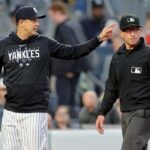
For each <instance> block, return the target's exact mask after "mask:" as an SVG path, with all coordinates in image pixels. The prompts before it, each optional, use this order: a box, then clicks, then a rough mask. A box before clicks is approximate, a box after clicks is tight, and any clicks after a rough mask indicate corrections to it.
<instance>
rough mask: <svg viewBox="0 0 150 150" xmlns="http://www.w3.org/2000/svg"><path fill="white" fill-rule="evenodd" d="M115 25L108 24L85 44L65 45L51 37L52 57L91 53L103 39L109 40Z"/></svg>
mask: <svg viewBox="0 0 150 150" xmlns="http://www.w3.org/2000/svg"><path fill="white" fill-rule="evenodd" d="M114 26H115V25H114V24H113V25H110V26H106V27H105V28H104V29H103V30H102V32H101V33H100V34H99V35H98V37H96V38H94V39H92V40H89V41H87V42H86V43H83V44H77V45H73V46H71V45H64V44H61V43H59V42H57V41H55V40H52V39H50V41H49V49H50V54H51V56H52V57H55V58H61V59H77V58H80V57H82V56H85V55H87V54H89V53H90V52H91V51H92V50H94V49H95V48H96V47H98V46H99V44H101V43H102V42H103V41H105V40H108V39H109V38H110V37H111V35H112V30H113V27H114Z"/></svg>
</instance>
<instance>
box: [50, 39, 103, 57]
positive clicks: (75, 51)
mask: <svg viewBox="0 0 150 150" xmlns="http://www.w3.org/2000/svg"><path fill="white" fill-rule="evenodd" d="M99 44H101V42H99V40H98V39H97V38H94V39H91V40H89V41H87V42H85V43H82V44H76V45H65V44H61V43H59V42H57V41H55V40H53V39H49V50H50V55H51V57H55V58H60V59H78V58H80V57H83V56H85V55H88V54H89V53H90V52H91V51H93V50H94V49H95V48H96V47H98V46H99Z"/></svg>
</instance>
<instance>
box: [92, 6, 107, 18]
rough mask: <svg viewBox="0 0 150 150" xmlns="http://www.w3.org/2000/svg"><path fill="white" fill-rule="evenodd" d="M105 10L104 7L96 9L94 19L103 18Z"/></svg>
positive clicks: (94, 9)
mask: <svg viewBox="0 0 150 150" xmlns="http://www.w3.org/2000/svg"><path fill="white" fill-rule="evenodd" d="M104 13H105V12H104V8H103V7H95V8H93V10H92V14H93V17H94V18H97V19H99V18H102V17H103V16H104Z"/></svg>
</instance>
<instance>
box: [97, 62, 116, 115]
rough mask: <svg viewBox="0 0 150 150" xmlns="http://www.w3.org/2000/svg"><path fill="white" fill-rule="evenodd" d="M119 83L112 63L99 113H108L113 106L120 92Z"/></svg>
mask: <svg viewBox="0 0 150 150" xmlns="http://www.w3.org/2000/svg"><path fill="white" fill-rule="evenodd" d="M118 93H119V92H118V84H117V80H116V75H115V70H114V66H113V64H112V61H111V64H110V69H109V75H108V79H107V81H106V85H105V91H104V97H103V100H102V103H101V105H100V108H99V111H98V115H104V116H105V115H106V114H107V113H108V112H109V111H110V109H111V108H112V107H113V104H114V103H115V101H116V100H117V98H118V97H119V94H118Z"/></svg>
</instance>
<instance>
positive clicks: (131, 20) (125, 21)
mask: <svg viewBox="0 0 150 150" xmlns="http://www.w3.org/2000/svg"><path fill="white" fill-rule="evenodd" d="M130 27H141V25H140V20H139V19H138V18H137V17H135V16H132V15H127V16H122V18H121V20H120V30H122V31H123V30H125V29H127V28H130Z"/></svg>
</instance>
